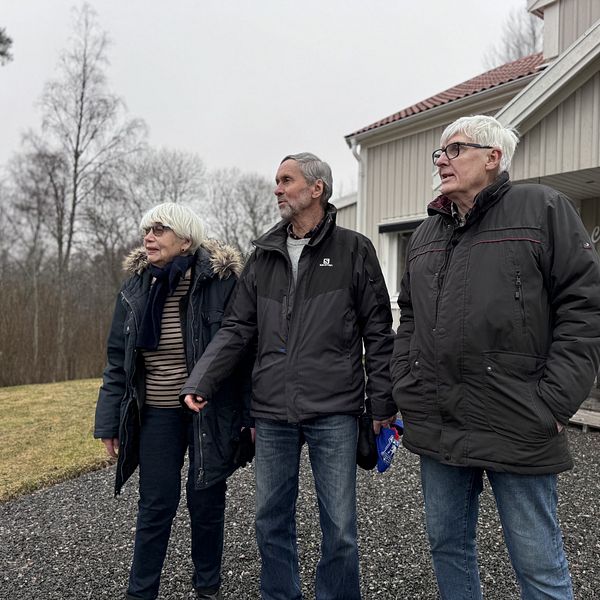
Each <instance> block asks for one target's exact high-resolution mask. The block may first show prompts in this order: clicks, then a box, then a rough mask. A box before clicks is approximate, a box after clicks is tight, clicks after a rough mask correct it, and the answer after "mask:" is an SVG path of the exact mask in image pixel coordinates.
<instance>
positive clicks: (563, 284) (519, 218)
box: [391, 116, 600, 600]
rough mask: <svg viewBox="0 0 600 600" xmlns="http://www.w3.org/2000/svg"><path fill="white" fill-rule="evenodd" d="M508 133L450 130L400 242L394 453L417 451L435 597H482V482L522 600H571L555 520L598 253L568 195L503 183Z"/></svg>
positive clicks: (597, 300)
mask: <svg viewBox="0 0 600 600" xmlns="http://www.w3.org/2000/svg"><path fill="white" fill-rule="evenodd" d="M517 141H518V138H517V136H516V134H515V133H514V132H513V131H512V130H510V129H508V128H505V127H503V126H502V125H501V124H500V123H499V122H498V121H496V120H495V119H494V118H492V117H488V116H474V117H465V118H461V119H459V120H457V121H456V122H454V123H452V124H451V125H449V126H448V127H447V128H446V130H445V131H444V133H443V134H442V138H441V146H442V147H441V148H440V149H439V150H436V151H434V152H433V162H434V164H435V166H436V167H437V169H438V173H439V176H440V180H441V195H440V196H439V197H438V198H436V199H435V200H434V201H433V202H431V204H429V206H428V214H429V218H428V219H426V220H425V221H424V223H422V224H421V225H420V226H419V228H418V229H417V230H416V231H415V233H414V234H413V236H412V238H411V240H410V245H409V248H408V254H407V264H406V271H405V275H404V278H403V281H402V289H401V293H400V296H399V299H398V304H399V306H400V309H401V321H400V326H399V329H398V332H397V335H396V340H395V345H394V353H393V358H392V362H391V370H392V381H393V382H394V399H395V400H396V403H397V405H398V407H399V409H400V411H401V413H402V416H403V419H404V425H405V433H404V439H403V444H404V446H405V447H406V448H408V449H409V450H411V451H412V452H415V453H417V454H419V455H420V461H421V479H422V486H423V494H424V499H425V513H426V526H427V533H428V537H429V542H430V546H431V553H432V557H433V565H434V569H435V573H436V577H437V581H438V586H439V589H440V593H441V597H442V598H444V599H452V600H463V599H467V598H468V599H480V598H481V597H482V593H481V586H480V580H479V571H478V566H477V549H476V542H475V538H476V526H477V512H478V498H479V494H480V492H481V490H482V487H483V474H484V473H485V474H486V475H487V479H488V481H489V482H490V485H491V487H492V490H493V493H494V496H495V500H496V505H497V509H498V513H499V516H500V521H501V523H502V527H503V531H504V538H505V541H506V545H507V548H508V552H509V555H510V558H511V561H512V564H513V567H514V570H515V572H516V575H517V579H518V582H519V585H520V588H521V594H522V598H524V599H527V600H533V599H536V600H537V599H540V598H555V599H561V600H563V599H569V598H572V597H573V592H572V588H571V581H570V576H569V571H568V565H567V560H566V557H565V553H564V550H563V544H562V535H561V531H560V526H559V523H558V519H557V516H556V506H557V486H556V481H557V473H559V472H561V471H564V470H567V469H569V468H571V467H572V460H571V457H570V455H569V450H568V446H567V436H566V432H565V429H564V425H566V424H567V423H568V421H569V418H570V417H571V416H572V415H573V413H575V411H576V410H577V409H578V407H579V405H580V404H581V402H582V401H583V400H584V399H585V398H586V396H587V394H588V392H589V390H590V387H591V385H592V383H593V380H594V377H595V375H596V373H597V372H598V366H599V363H600V266H599V261H598V255H597V253H596V250H595V249H594V247H593V245H592V243H591V241H590V238H589V236H588V234H587V232H586V230H585V228H584V226H583V224H582V222H581V220H580V218H579V216H578V214H577V212H576V211H575V209H574V208H573V206H572V205H571V203H570V201H569V200H568V199H567V198H566V197H565V196H563V195H562V194H561V193H559V192H557V191H555V190H553V189H551V188H548V187H546V186H542V185H534V184H522V185H513V184H512V183H511V182H510V180H509V176H508V169H509V166H510V162H511V158H512V155H513V153H514V150H515V147H516V145H517Z"/></svg>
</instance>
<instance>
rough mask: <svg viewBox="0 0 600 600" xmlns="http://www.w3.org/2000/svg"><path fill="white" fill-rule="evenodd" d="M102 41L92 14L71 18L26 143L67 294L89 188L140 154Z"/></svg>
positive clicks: (61, 349)
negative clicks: (38, 121)
mask: <svg viewBox="0 0 600 600" xmlns="http://www.w3.org/2000/svg"><path fill="white" fill-rule="evenodd" d="M106 49H107V38H106V35H105V33H104V32H103V31H102V30H101V29H100V28H99V25H98V23H97V20H96V15H95V13H94V12H93V9H92V8H91V7H90V6H89V5H88V4H84V5H83V6H82V7H81V8H80V9H79V10H78V11H76V13H75V26H74V34H73V37H72V39H71V42H70V45H69V47H68V49H67V50H66V51H65V52H64V53H63V55H62V56H61V59H60V63H59V76H58V77H57V78H56V79H55V80H53V81H50V82H49V83H48V84H47V85H46V87H45V90H44V93H43V96H42V100H41V107H42V113H43V120H42V132H41V134H40V135H36V134H33V133H30V134H28V135H27V136H26V138H25V147H26V149H27V153H28V154H29V155H35V156H36V157H38V160H39V162H40V166H41V168H42V169H44V170H45V172H46V175H47V178H48V190H49V195H48V197H47V199H48V202H47V203H46V205H45V207H44V210H45V216H46V219H45V226H46V227H47V230H48V231H49V233H50V234H51V235H52V237H53V238H54V240H55V242H56V249H57V264H56V269H57V273H56V284H57V289H58V290H59V291H62V290H65V289H66V283H67V278H68V275H69V271H70V261H71V258H72V255H73V250H74V245H75V244H76V242H77V239H78V235H79V234H80V232H82V230H83V226H84V223H85V217H86V212H85V210H84V208H85V207H86V205H88V204H89V203H90V202H91V199H92V196H93V193H94V190H95V189H96V188H97V187H98V186H99V185H101V183H102V181H103V179H104V178H105V177H107V176H108V174H109V173H110V171H111V169H113V168H116V165H118V164H119V162H120V161H122V160H124V159H125V158H126V157H127V156H129V155H130V154H131V153H133V152H135V151H137V150H139V148H140V147H141V140H142V138H143V136H144V134H145V128H144V125H143V123H142V122H141V121H139V120H129V119H126V118H125V117H124V116H123V115H124V105H123V102H122V101H121V100H120V99H119V98H118V97H117V96H115V95H114V94H112V93H110V92H109V91H108V88H107V83H106V77H105V74H104V68H105V66H106V65H107V56H106ZM66 297H67V295H66V293H65V294H61V295H60V302H59V307H58V310H57V313H56V321H57V332H56V338H57V340H56V342H57V352H56V362H57V368H56V376H57V377H59V378H67V377H68V373H67V368H66V365H67V353H68V343H67V342H68V339H67V333H68V332H67V329H66V320H65V317H66V310H67V306H66Z"/></svg>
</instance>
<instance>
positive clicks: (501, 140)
mask: <svg viewBox="0 0 600 600" xmlns="http://www.w3.org/2000/svg"><path fill="white" fill-rule="evenodd" d="M457 134H463V135H466V136H467V137H468V138H469V139H471V140H473V141H474V142H475V143H476V144H481V145H482V146H493V147H494V148H499V149H500V150H502V157H501V159H500V173H502V172H504V171H508V169H509V168H510V163H511V161H512V157H513V155H514V153H515V148H516V147H517V144H518V143H519V135H518V133H517V130H516V129H513V128H510V127H504V126H503V125H502V123H500V122H499V121H497V120H496V119H494V117H489V116H487V115H475V116H472V117H461V118H460V119H457V120H456V121H454V123H450V125H448V127H446V129H444V133H442V137H441V140H440V143H441V145H442V147H444V146H446V142H447V141H448V140H449V139H450V138H452V137H454V136H455V135H457Z"/></svg>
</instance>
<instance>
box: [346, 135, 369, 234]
mask: <svg viewBox="0 0 600 600" xmlns="http://www.w3.org/2000/svg"><path fill="white" fill-rule="evenodd" d="M350 150H351V151H352V154H353V156H354V158H355V159H356V160H357V162H358V189H357V190H356V230H357V231H358V232H359V233H362V234H365V235H366V232H365V223H366V206H365V201H366V197H367V195H366V190H365V189H364V188H365V173H364V166H365V164H364V161H363V157H362V156H361V154H360V146H359V145H358V144H357V143H356V139H354V138H352V140H351V141H350Z"/></svg>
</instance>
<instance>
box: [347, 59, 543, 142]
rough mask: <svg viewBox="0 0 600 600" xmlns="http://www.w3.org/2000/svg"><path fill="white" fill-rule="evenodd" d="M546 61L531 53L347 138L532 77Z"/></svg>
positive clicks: (422, 101)
mask: <svg viewBox="0 0 600 600" xmlns="http://www.w3.org/2000/svg"><path fill="white" fill-rule="evenodd" d="M543 62H544V57H543V56H542V53H541V52H540V53H538V54H531V55H530V56H525V57H524V58H519V59H518V60H515V61H513V62H510V63H506V64H504V65H501V66H499V67H496V68H495V69H492V70H491V71H486V72H485V73H482V74H481V75H477V77H473V78H472V79H469V80H467V81H464V82H463V83H459V84H458V85H455V86H454V87H451V88H449V89H447V90H445V91H443V92H440V93H439V94H436V95H435V96H431V98H427V99H426V100H421V101H420V102H417V103H416V104H413V105H412V106H409V107H408V108H404V109H402V110H401V111H399V112H397V113H394V114H393V115H390V116H389V117H386V118H385V119H381V120H380V121H376V122H375V123H372V124H371V125H367V126H366V127H363V128H362V129H359V130H358V131H355V132H354V133H351V134H349V135H347V136H346V138H349V137H353V136H355V135H358V134H360V133H365V132H367V131H372V130H373V129H377V128H379V127H382V126H383V125H388V124H389V123H394V122H396V121H400V120H401V119H404V118H406V117H410V116H411V115H415V114H417V113H421V112H424V111H426V110H429V109H430V108H435V107H436V106H442V105H443V104H448V103H449V102H454V101H455V100H460V99H461V98H466V97H467V96H472V95H473V94H477V93H478V92H483V91H484V90H489V89H491V88H494V87H497V86H499V85H502V84H503V83H508V82H509V81H515V80H516V79H521V78H522V77H527V76H528V75H533V74H535V73H537V72H538V71H539V67H540V66H541V65H542V64H543Z"/></svg>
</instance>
